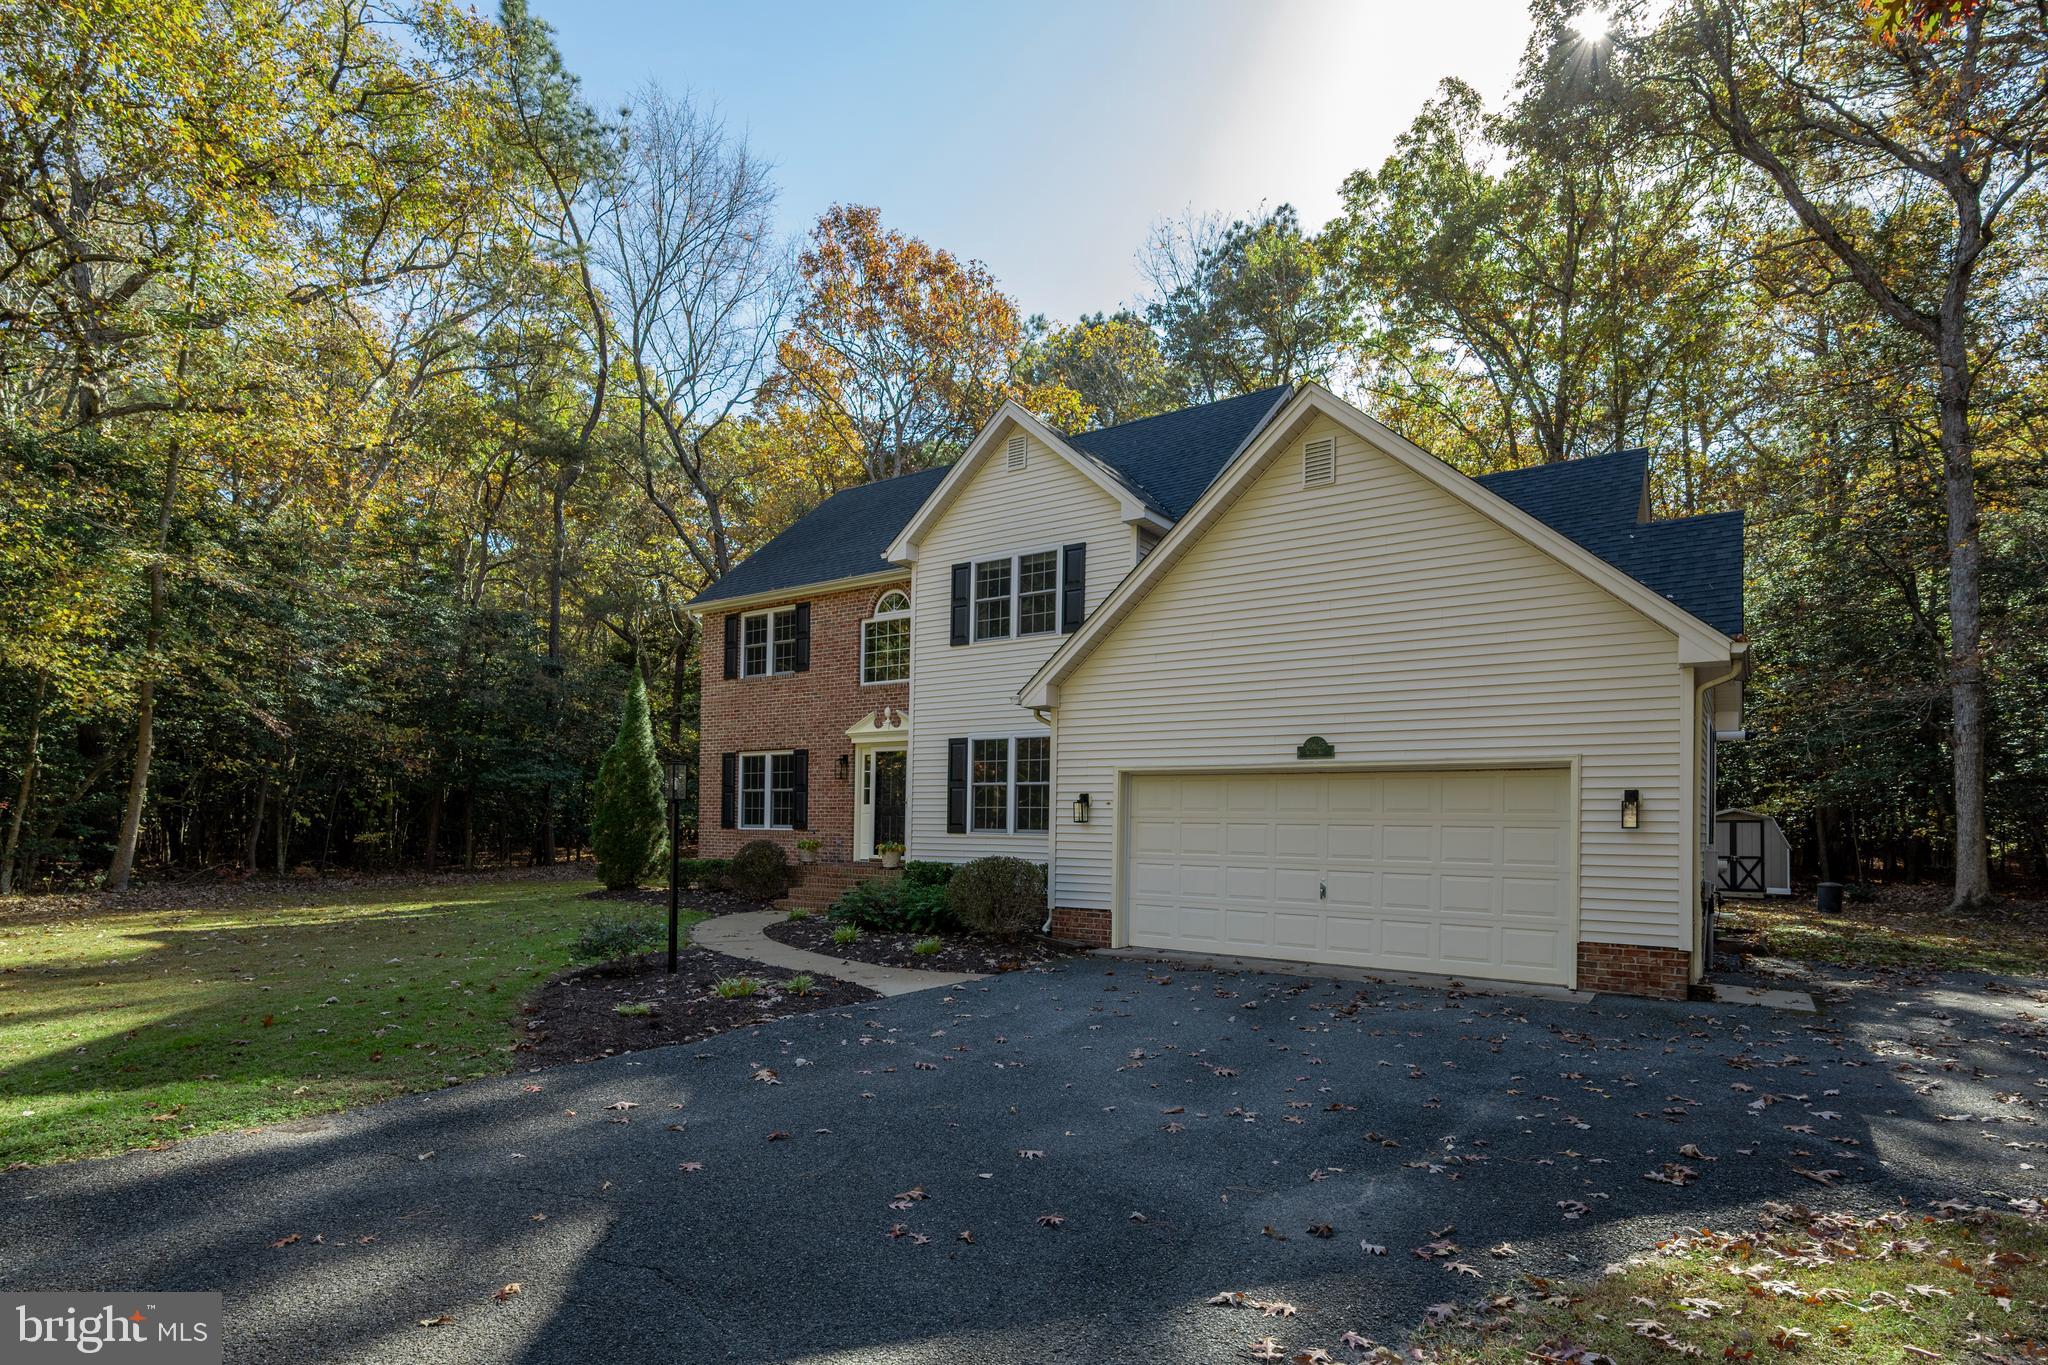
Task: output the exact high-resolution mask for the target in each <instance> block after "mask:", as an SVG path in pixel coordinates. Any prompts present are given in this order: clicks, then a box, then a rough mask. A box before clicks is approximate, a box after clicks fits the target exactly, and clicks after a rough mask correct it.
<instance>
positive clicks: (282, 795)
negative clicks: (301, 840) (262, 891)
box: [273, 787, 292, 877]
mask: <svg viewBox="0 0 2048 1365" xmlns="http://www.w3.org/2000/svg"><path fill="white" fill-rule="evenodd" d="M291 798H292V794H291V788H289V787H285V788H282V789H280V790H279V792H278V793H277V833H276V839H275V844H274V846H273V851H274V852H275V853H276V855H277V875H278V876H280V877H282V876H284V875H285V874H286V873H287V872H288V871H290V870H291V869H290V868H289V867H288V866H287V864H288V863H290V861H291V851H292V799H291Z"/></svg>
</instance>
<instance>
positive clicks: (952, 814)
mask: <svg viewBox="0 0 2048 1365" xmlns="http://www.w3.org/2000/svg"><path fill="white" fill-rule="evenodd" d="M966 832H967V741H966V740H964V739H949V740H947V741H946V833H948V834H965V833H966Z"/></svg>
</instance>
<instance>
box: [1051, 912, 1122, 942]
mask: <svg viewBox="0 0 2048 1365" xmlns="http://www.w3.org/2000/svg"><path fill="white" fill-rule="evenodd" d="M1051 937H1053V938H1056V939H1058V940H1060V942H1062V943H1078V944H1080V945H1081V946H1082V947H1084V948H1107V947H1108V946H1109V911H1107V910H1072V909H1069V908H1068V907H1066V906H1064V905H1062V906H1058V907H1056V908H1055V909H1054V910H1053V912H1052V934H1051Z"/></svg>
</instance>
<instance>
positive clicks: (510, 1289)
mask: <svg viewBox="0 0 2048 1365" xmlns="http://www.w3.org/2000/svg"><path fill="white" fill-rule="evenodd" d="M519 1292H520V1288H519V1281H517V1280H513V1281H511V1282H510V1283H508V1284H507V1285H506V1286H505V1287H504V1288H503V1289H500V1290H499V1291H498V1292H497V1293H495V1294H493V1295H491V1297H492V1298H494V1299H496V1300H497V1301H498V1302H499V1303H503V1302H504V1301H505V1300H507V1299H509V1298H511V1297H512V1296H513V1295H514V1294H517V1293H519Z"/></svg>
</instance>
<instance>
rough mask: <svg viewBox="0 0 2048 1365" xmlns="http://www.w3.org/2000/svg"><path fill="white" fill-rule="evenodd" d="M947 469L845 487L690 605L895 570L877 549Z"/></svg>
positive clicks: (885, 544)
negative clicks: (890, 569)
mask: <svg viewBox="0 0 2048 1365" xmlns="http://www.w3.org/2000/svg"><path fill="white" fill-rule="evenodd" d="M945 477H946V468H945V467H944V466H941V467H940V468H938V469H921V470H919V471H918V472H917V473H915V474H902V475H899V476H897V477H896V478H893V479H884V480H882V481H881V482H880V483H864V484H860V485H858V486H856V487H853V488H847V489H843V490H841V491H840V492H837V493H834V494H833V495H832V496H831V497H829V498H827V499H825V501H824V502H822V503H820V504H819V505H818V506H817V507H816V508H815V509H813V510H812V511H811V512H809V513H807V514H806V515H804V516H802V517H800V518H798V519H797V521H796V523H795V524H794V525H793V526H791V527H790V528H789V529H788V530H786V531H784V532H783V533H782V534H781V535H779V536H777V537H775V539H773V540H771V541H769V542H768V543H767V544H766V545H763V546H762V547H761V548H760V549H758V550H756V551H754V553H752V554H750V555H748V556H747V557H746V558H745V559H743V560H741V561H740V562H739V563H738V564H736V565H734V566H733V568H732V571H731V572H730V573H728V574H726V576H725V577H723V578H721V579H719V580H718V581H717V582H716V583H713V584H712V585H711V586H710V587H708V588H706V589H705V590H704V591H703V592H701V593H699V594H697V597H696V599H695V600H694V601H693V602H692V603H691V605H692V606H702V605H704V604H706V603H710V602H719V601H723V600H725V599H726V598H730V597H752V596H754V595H755V594H756V593H764V592H775V591H778V590H780V589H782V588H802V587H808V586H809V585H811V584H813V583H830V582H833V581H834V580H836V579H841V578H859V577H861V576H862V575H865V574H871V573H880V572H881V571H883V570H884V569H888V568H892V567H894V566H892V565H891V564H890V563H889V561H888V560H886V559H884V558H882V552H883V551H884V550H886V549H888V548H889V543H890V542H891V541H893V540H895V539H896V533H897V532H899V531H901V530H902V529H903V528H904V526H906V525H907V524H909V521H910V519H911V517H913V516H915V515H916V514H917V509H918V508H920V507H922V506H924V500H925V499H926V498H928V497H930V496H931V494H932V490H933V489H934V488H937V487H938V486H939V481H940V480H941V479H943V478H945Z"/></svg>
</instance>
